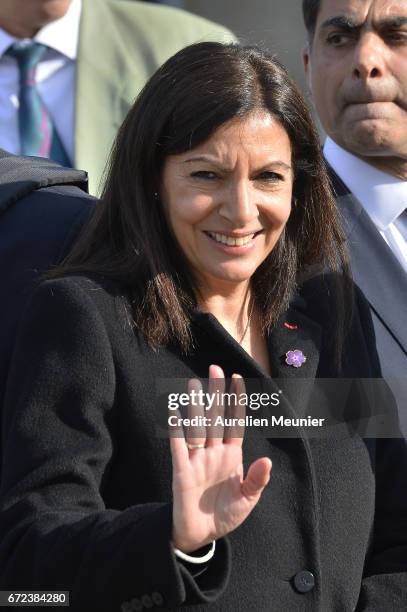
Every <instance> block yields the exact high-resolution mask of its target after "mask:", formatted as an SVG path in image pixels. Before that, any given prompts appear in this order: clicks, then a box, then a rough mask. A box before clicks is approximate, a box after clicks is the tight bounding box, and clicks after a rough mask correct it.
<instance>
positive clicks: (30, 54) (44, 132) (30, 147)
mask: <svg viewBox="0 0 407 612" xmlns="http://www.w3.org/2000/svg"><path fill="white" fill-rule="evenodd" d="M46 51H47V47H46V46H45V45H41V44H39V43H36V42H33V41H29V42H27V41H17V42H15V43H14V44H12V45H11V46H10V47H9V48H8V49H7V51H6V54H7V55H9V56H11V57H14V58H15V59H16V61H17V64H18V69H19V75H20V91H19V109H18V125H19V132H20V151H21V154H22V155H35V156H37V157H49V158H51V159H53V160H54V161H56V162H58V163H60V164H62V165H63V166H70V165H71V164H70V161H69V158H68V155H67V154H66V151H65V149H64V146H63V144H62V142H61V140H60V138H59V136H58V132H57V131H56V129H55V126H54V123H53V121H52V119H51V116H50V114H49V112H48V110H47V108H46V106H45V104H44V103H43V102H42V100H41V96H40V94H39V91H38V88H37V82H36V77H35V73H36V68H37V66H38V63H39V62H40V61H41V59H42V57H43V56H44V54H45V53H46Z"/></svg>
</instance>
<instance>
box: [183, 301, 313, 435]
mask: <svg viewBox="0 0 407 612" xmlns="http://www.w3.org/2000/svg"><path fill="white" fill-rule="evenodd" d="M195 323H197V324H198V325H199V327H200V328H201V329H203V330H204V331H205V333H206V334H209V335H210V336H212V337H213V339H214V340H216V344H214V345H213V350H214V355H215V356H216V355H217V354H227V355H229V356H230V357H229V360H228V361H230V362H234V363H239V364H241V367H242V369H241V370H240V371H239V374H242V375H243V376H245V377H248V378H253V379H258V380H259V381H261V384H262V387H263V388H264V390H265V391H269V392H270V393H275V392H277V391H280V390H281V391H282V392H283V398H284V401H283V402H282V404H281V408H282V409H283V411H284V413H285V414H286V416H287V417H292V418H295V417H297V416H301V415H303V414H307V407H308V405H309V399H310V395H311V392H312V389H313V386H314V381H315V376H316V373H317V368H318V364H319V355H320V344H321V327H320V325H318V324H317V323H315V321H313V320H311V319H310V318H309V317H307V316H306V315H305V314H304V313H303V312H301V310H300V309H299V308H297V307H296V306H295V303H293V306H292V307H290V309H289V310H288V311H287V313H285V314H284V316H283V317H281V319H280V320H279V321H278V322H277V324H276V326H275V328H274V329H273V331H272V332H271V333H270V334H269V335H268V338H267V343H268V348H269V357H270V364H271V370H272V377H269V376H268V375H267V374H266V373H265V372H264V370H263V369H262V368H261V367H260V366H259V365H258V364H257V363H256V362H255V361H254V360H253V359H252V358H251V357H250V355H249V354H248V353H247V352H246V351H245V350H244V349H243V348H242V347H241V346H240V345H239V344H238V343H237V342H236V341H235V340H234V339H233V338H232V337H231V336H230V335H229V334H228V333H227V331H226V330H225V329H224V328H223V327H222V325H221V324H220V323H219V321H218V320H217V319H216V318H215V317H214V316H213V315H210V314H206V313H199V312H197V313H196V315H195ZM295 349H297V350H301V351H302V353H303V354H304V356H305V357H306V362H305V363H304V364H303V365H302V366H301V367H299V368H295V367H293V366H290V365H288V364H287V363H286V361H285V360H286V353H287V352H288V351H291V350H295ZM214 359H215V357H214ZM214 363H217V362H216V361H214ZM293 383H294V384H293ZM296 435H297V436H298V437H302V436H301V434H300V433H299V432H298V431H297V433H296Z"/></svg>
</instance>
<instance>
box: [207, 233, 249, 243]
mask: <svg viewBox="0 0 407 612" xmlns="http://www.w3.org/2000/svg"><path fill="white" fill-rule="evenodd" d="M208 234H209V236H210V237H211V238H213V239H214V240H216V242H221V243H222V244H227V245H228V246H244V245H245V244H249V242H251V241H252V240H253V238H254V236H255V234H250V235H249V236H244V237H242V238H231V237H230V236H226V235H225V234H216V233H213V232H208Z"/></svg>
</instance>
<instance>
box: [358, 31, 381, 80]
mask: <svg viewBox="0 0 407 612" xmlns="http://www.w3.org/2000/svg"><path fill="white" fill-rule="evenodd" d="M385 53H386V46H385V44H384V43H383V41H382V40H381V38H380V37H379V36H377V35H375V34H374V33H373V32H367V33H365V34H362V35H361V37H360V39H359V41H358V44H357V46H356V48H355V53H354V56H353V66H352V76H353V78H355V79H363V80H368V79H377V78H380V77H382V76H383V75H384V72H385V57H384V56H385Z"/></svg>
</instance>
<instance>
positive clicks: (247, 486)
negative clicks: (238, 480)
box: [241, 457, 272, 499]
mask: <svg viewBox="0 0 407 612" xmlns="http://www.w3.org/2000/svg"><path fill="white" fill-rule="evenodd" d="M271 465H272V464H271V461H270V459H269V458H268V457H262V458H261V459H257V460H256V461H254V462H253V463H252V464H251V465H250V467H249V469H248V471H247V476H246V478H245V480H244V481H243V482H242V484H241V491H242V495H244V496H245V497H247V498H249V499H250V498H251V497H259V496H260V494H261V492H262V491H263V489H264V487H265V486H266V485H267V483H268V481H269V480H270V472H271Z"/></svg>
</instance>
